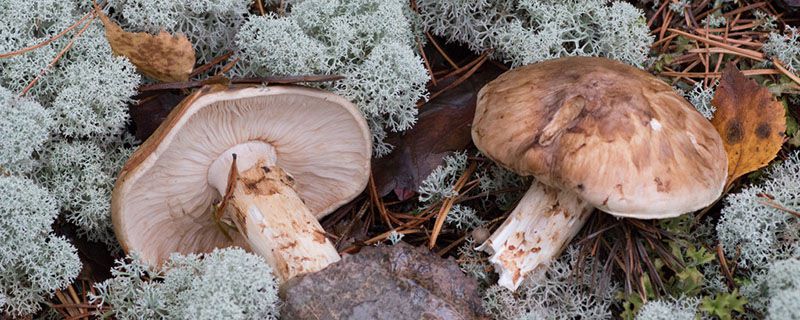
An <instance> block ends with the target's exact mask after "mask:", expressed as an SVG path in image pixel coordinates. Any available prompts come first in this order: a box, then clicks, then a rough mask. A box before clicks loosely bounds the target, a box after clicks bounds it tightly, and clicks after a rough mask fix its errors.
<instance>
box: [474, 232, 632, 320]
mask: <svg viewBox="0 0 800 320" xmlns="http://www.w3.org/2000/svg"><path fill="white" fill-rule="evenodd" d="M578 255H579V252H578V250H577V249H575V248H574V247H570V248H568V250H567V254H565V255H564V256H563V257H561V258H560V259H558V260H556V261H554V262H553V263H552V264H550V266H549V267H548V269H547V270H546V272H544V273H542V274H540V275H539V276H540V278H539V279H536V278H535V277H532V278H528V279H527V280H525V281H524V282H523V283H522V285H521V286H520V287H519V288H518V289H517V291H516V292H512V291H510V290H508V289H506V288H504V287H501V286H498V285H494V286H492V287H490V288H489V289H488V290H487V291H486V294H485V295H484V298H483V299H484V302H483V306H484V308H485V309H486V311H487V312H488V313H489V315H490V316H491V317H492V319H499V320H505V319H509V320H510V319H530V320H539V319H542V320H544V319H610V318H611V316H612V315H611V305H612V304H613V303H614V298H613V296H614V292H615V291H616V289H617V287H616V286H615V285H613V284H606V285H605V286H602V285H598V283H596V282H595V279H597V275H593V274H592V273H591V269H590V267H588V266H589V265H591V264H584V265H583V266H584V267H586V268H584V269H583V270H579V271H577V272H575V271H574V270H575V265H576V263H577V259H578Z"/></svg>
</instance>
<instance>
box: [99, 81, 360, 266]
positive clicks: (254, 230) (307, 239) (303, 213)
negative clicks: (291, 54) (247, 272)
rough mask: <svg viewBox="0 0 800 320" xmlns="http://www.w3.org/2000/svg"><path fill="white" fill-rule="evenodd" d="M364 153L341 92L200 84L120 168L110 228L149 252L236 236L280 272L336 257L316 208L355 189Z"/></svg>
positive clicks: (193, 247)
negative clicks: (338, 94) (207, 85)
mask: <svg viewBox="0 0 800 320" xmlns="http://www.w3.org/2000/svg"><path fill="white" fill-rule="evenodd" d="M370 157H371V135H370V131H369V129H368V127H367V124H366V121H365V120H364V118H363V117H362V116H361V114H360V113H359V110H358V109H357V108H356V107H355V106H354V105H353V104H352V103H350V102H348V101H347V100H345V99H343V98H342V97H339V96H337V95H334V94H332V93H328V92H325V91H321V90H316V89H310V88H303V87H293V86H283V87H280V86H274V87H273V86H270V87H263V86H260V87H252V86H250V87H237V88H233V89H229V88H228V87H225V86H221V85H215V86H210V87H205V88H203V89H201V90H199V91H198V92H196V93H194V94H192V95H191V96H189V97H187V98H186V99H185V100H184V101H183V102H181V104H180V105H178V106H177V107H176V108H175V109H174V110H173V111H172V112H171V113H170V115H169V116H168V117H167V119H166V120H165V121H164V123H163V124H162V125H161V126H160V127H159V128H158V130H156V132H155V133H154V134H153V135H152V136H150V138H148V139H147V141H145V142H144V143H143V144H142V145H141V147H139V149H138V150H136V152H134V154H133V155H132V156H131V158H130V159H129V160H128V162H127V163H126V164H125V166H124V167H123V169H122V171H121V173H120V175H119V178H118V179H117V182H116V185H115V188H114V192H113V196H112V219H113V224H114V229H115V232H116V235H117V238H118V239H119V241H120V243H121V245H122V248H123V249H124V250H125V251H135V252H138V253H139V255H140V256H141V258H142V259H144V260H145V261H147V262H148V263H152V264H160V263H161V262H163V261H165V260H166V259H167V258H168V257H169V255H170V254H171V253H173V252H179V253H184V254H185V253H189V252H211V251H212V250H213V249H214V248H218V247H227V246H234V245H235V246H240V247H243V248H245V249H248V250H251V251H253V252H255V253H257V254H259V255H261V256H262V257H264V258H265V260H266V261H267V263H268V264H270V265H271V266H272V267H273V270H274V271H275V273H276V276H277V277H278V278H279V279H281V280H286V279H289V278H291V277H293V276H295V275H297V274H302V273H306V272H314V271H317V270H320V269H322V268H324V267H325V266H327V265H328V264H330V263H332V262H335V261H338V260H339V259H340V257H339V254H338V252H337V251H336V249H335V248H334V247H333V245H332V244H331V242H330V240H328V239H327V238H326V236H325V231H324V230H323V229H322V226H321V225H320V224H319V222H318V221H317V219H319V218H322V217H324V216H325V215H327V214H328V213H330V212H332V211H333V210H335V209H336V208H338V207H339V206H341V205H342V204H344V203H347V202H348V201H350V200H352V199H353V198H354V197H356V196H357V195H358V194H359V193H360V192H361V191H362V190H363V189H364V187H365V186H366V183H367V181H368V178H369V167H370ZM215 204H216V205H215ZM234 226H235V227H234ZM228 230H230V232H228ZM236 230H238V231H239V232H236Z"/></svg>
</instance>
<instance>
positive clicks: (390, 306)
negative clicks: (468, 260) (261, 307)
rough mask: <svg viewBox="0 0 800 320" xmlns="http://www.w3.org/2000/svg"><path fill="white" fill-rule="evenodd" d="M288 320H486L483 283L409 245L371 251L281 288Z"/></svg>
mask: <svg viewBox="0 0 800 320" xmlns="http://www.w3.org/2000/svg"><path fill="white" fill-rule="evenodd" d="M280 295H281V298H282V299H283V301H285V304H284V305H283V310H282V312H281V315H282V316H283V317H285V318H286V319H353V320H355V319H393V320H401V319H415V320H416V319H480V318H482V314H483V311H482V308H481V299H480V296H479V294H478V284H477V282H476V281H475V279H472V278H469V277H467V276H466V275H464V274H463V273H462V272H461V269H459V267H458V265H457V264H456V263H455V261H454V260H452V259H447V260H445V259H442V258H440V257H438V256H435V255H433V254H431V253H430V252H429V251H428V250H426V249H424V248H414V247H412V246H410V245H408V244H405V243H402V242H401V243H399V244H397V245H394V246H383V247H367V248H364V249H363V250H361V252H360V253H358V254H356V255H350V256H345V257H343V258H342V260H341V261H339V262H336V263H334V264H331V265H329V266H328V267H327V268H325V269H323V270H322V271H319V272H316V273H312V274H306V275H301V276H298V277H295V278H293V279H291V280H289V281H288V282H286V283H285V284H283V286H282V287H281V290H280Z"/></svg>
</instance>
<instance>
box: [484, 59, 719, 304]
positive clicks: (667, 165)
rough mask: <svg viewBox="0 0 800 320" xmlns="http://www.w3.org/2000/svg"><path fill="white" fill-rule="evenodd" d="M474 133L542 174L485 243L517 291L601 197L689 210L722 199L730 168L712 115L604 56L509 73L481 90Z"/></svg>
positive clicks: (512, 164)
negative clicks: (709, 116) (711, 117)
mask: <svg viewBox="0 0 800 320" xmlns="http://www.w3.org/2000/svg"><path fill="white" fill-rule="evenodd" d="M472 138H473V140H474V142H475V145H476V146H477V147H478V149H480V150H481V151H482V152H483V153H484V154H486V156H488V157H489V158H491V159H492V160H494V161H495V162H497V163H498V164H500V165H501V166H503V167H505V168H508V169H510V170H512V171H515V172H517V173H518V174H521V175H526V176H533V177H535V180H536V181H535V182H534V183H533V184H532V185H531V187H530V189H529V190H528V191H527V193H526V194H525V195H524V197H523V198H522V200H521V201H520V202H519V204H518V205H517V207H516V208H515V209H514V210H513V211H512V212H511V214H510V216H509V217H508V219H507V220H506V221H505V222H504V223H503V225H502V226H500V228H499V229H498V230H497V231H496V232H495V233H494V234H492V236H491V237H490V238H489V239H488V240H487V241H486V242H484V243H483V244H482V246H481V247H480V249H482V250H484V251H486V252H487V253H489V254H491V255H492V256H491V258H490V260H491V262H492V263H493V264H494V266H495V269H496V271H497V272H498V273H499V274H500V280H499V284H500V285H503V286H505V287H507V288H510V289H512V290H514V289H516V288H517V286H518V285H519V284H520V282H521V281H522V280H523V279H524V277H525V276H526V274H528V273H530V272H532V271H534V270H536V269H537V268H539V267H541V266H546V265H547V264H548V263H549V262H550V261H551V260H552V259H553V258H554V257H555V256H557V255H558V254H559V253H560V252H561V251H562V250H563V249H564V247H565V246H566V245H567V244H568V243H569V241H570V240H571V239H572V238H573V237H574V236H575V235H576V234H577V232H578V231H579V230H580V229H581V227H582V226H583V224H584V223H585V222H586V220H587V218H588V217H589V215H590V213H591V212H592V211H593V209H594V208H597V209H599V210H602V211H604V212H606V213H609V214H611V215H614V216H617V217H630V218H637V219H661V218H670V217H675V216H679V215H681V214H683V213H687V212H691V211H695V210H698V209H701V208H703V207H705V206H707V205H709V204H710V203H712V202H713V201H715V200H716V199H717V198H718V197H719V195H720V194H721V193H722V189H723V186H724V184H725V177H726V174H727V163H728V162H727V158H726V155H725V150H724V148H723V144H722V140H721V138H720V136H719V134H718V133H717V131H715V129H714V127H713V126H712V125H711V123H710V122H709V121H708V120H706V119H705V118H703V116H702V115H700V113H698V112H697V111H696V110H695V109H694V107H692V105H691V104H689V103H688V102H687V101H686V100H685V99H684V98H683V97H681V96H680V95H678V94H676V93H675V92H674V91H673V89H672V88H671V87H670V86H669V85H667V84H666V83H664V82H662V81H661V80H659V79H657V78H656V77H654V76H652V75H651V74H649V73H647V72H645V71H642V70H639V69H637V68H634V67H631V66H628V65H625V64H622V63H619V62H616V61H613V60H609V59H604V58H590V57H571V58H561V59H556V60H550V61H546V62H542V63H537V64H533V65H529V66H525V67H520V68H517V69H514V70H511V71H508V72H506V73H504V74H503V75H501V76H500V77H498V78H497V79H495V80H494V81H492V82H490V83H489V84H487V85H486V86H485V87H483V88H482V89H481V91H480V93H479V94H478V102H477V109H476V113H475V119H474V121H473V127H472Z"/></svg>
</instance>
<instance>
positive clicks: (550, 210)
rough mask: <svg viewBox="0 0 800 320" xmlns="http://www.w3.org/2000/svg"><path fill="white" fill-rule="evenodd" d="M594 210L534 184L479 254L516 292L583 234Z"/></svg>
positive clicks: (570, 195)
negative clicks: (481, 254)
mask: <svg viewBox="0 0 800 320" xmlns="http://www.w3.org/2000/svg"><path fill="white" fill-rule="evenodd" d="M593 209H594V208H593V207H592V206H591V205H590V204H589V203H587V202H586V201H584V200H582V199H581V198H580V197H579V196H578V195H577V194H575V193H573V192H571V191H566V190H559V189H557V188H553V187H550V186H547V185H545V184H542V183H540V182H538V181H534V182H533V184H532V185H531V187H530V188H529V189H528V191H527V192H526V193H525V195H524V196H523V197H522V199H521V200H520V202H519V204H518V205H517V207H516V208H515V209H514V211H512V212H511V214H510V215H509V217H508V218H507V219H506V221H505V222H503V225H501V226H500V228H498V229H497V230H496V231H495V232H494V233H493V234H492V236H491V237H490V238H489V239H488V240H486V242H484V243H483V244H482V245H481V246H479V247H478V250H482V251H485V252H487V253H488V254H490V255H491V257H490V258H489V261H490V262H491V263H492V264H493V265H494V267H495V271H496V272H497V273H498V274H499V275H500V279H499V280H498V284H499V285H501V286H504V287H506V288H509V289H511V290H516V289H517V287H519V285H520V283H522V280H524V279H525V278H526V276H527V275H528V274H530V273H532V272H534V271H536V270H538V269H543V268H545V267H547V265H549V264H550V262H551V261H552V260H553V258H555V257H557V256H558V255H559V254H560V253H561V252H562V251H563V250H564V248H565V247H566V246H567V244H569V241H570V240H572V238H573V237H574V236H575V235H576V234H577V233H578V231H580V229H581V228H582V227H583V225H584V224H585V223H586V220H587V219H588V218H589V215H590V214H591V212H592V211H593Z"/></svg>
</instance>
